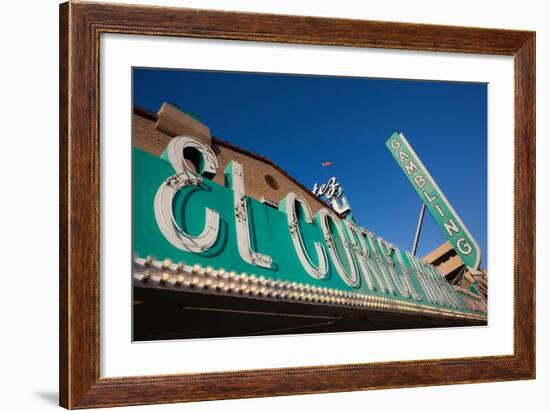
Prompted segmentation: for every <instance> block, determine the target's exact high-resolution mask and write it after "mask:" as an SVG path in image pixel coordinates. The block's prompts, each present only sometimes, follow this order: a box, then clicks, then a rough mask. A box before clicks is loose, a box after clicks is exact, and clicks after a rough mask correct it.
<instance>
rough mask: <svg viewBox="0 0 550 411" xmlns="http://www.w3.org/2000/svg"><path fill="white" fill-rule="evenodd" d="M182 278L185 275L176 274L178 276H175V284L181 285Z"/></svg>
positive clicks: (183, 278)
mask: <svg viewBox="0 0 550 411" xmlns="http://www.w3.org/2000/svg"><path fill="white" fill-rule="evenodd" d="M184 280H185V277H184V276H183V275H178V277H177V278H176V285H182V284H183V281H184Z"/></svg>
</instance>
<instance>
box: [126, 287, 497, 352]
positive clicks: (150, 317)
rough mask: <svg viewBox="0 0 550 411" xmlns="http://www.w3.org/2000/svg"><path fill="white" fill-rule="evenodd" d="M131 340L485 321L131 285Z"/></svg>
mask: <svg viewBox="0 0 550 411" xmlns="http://www.w3.org/2000/svg"><path fill="white" fill-rule="evenodd" d="M133 292H134V295H133V300H134V305H133V308H134V311H133V333H134V341H150V340H170V339H187V338H211V337H238V336H259V335H280V334H310V333H326V332H346V331H375V330H393V329H411V328H434V327H463V326H479V325H486V324H487V323H486V321H482V320H473V319H463V318H449V317H440V316H437V315H433V314H430V315H427V314H418V313H404V312H388V311H384V310H372V309H365V308H357V307H345V306H336V305H330V304H318V303H308V302H302V301H300V302H296V301H270V300H265V299H258V298H249V297H242V296H229V295H216V294H209V293H200V292H196V291H183V290H178V291H176V290H170V289H159V288H151V287H147V286H140V284H139V283H137V284H135V285H134V291H133Z"/></svg>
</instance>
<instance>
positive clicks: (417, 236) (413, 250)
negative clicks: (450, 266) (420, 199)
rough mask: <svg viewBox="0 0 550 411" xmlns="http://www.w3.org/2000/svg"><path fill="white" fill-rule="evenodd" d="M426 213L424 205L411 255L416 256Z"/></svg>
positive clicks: (421, 209) (424, 205)
mask: <svg viewBox="0 0 550 411" xmlns="http://www.w3.org/2000/svg"><path fill="white" fill-rule="evenodd" d="M425 212H426V204H424V203H422V207H421V208H420V215H419V216H418V224H417V225H416V234H415V235H414V241H413V246H412V250H411V253H412V255H416V247H417V246H418V239H419V238H420V231H421V230H422V222H423V221H424V213H425Z"/></svg>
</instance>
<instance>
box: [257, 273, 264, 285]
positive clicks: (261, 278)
mask: <svg viewBox="0 0 550 411" xmlns="http://www.w3.org/2000/svg"><path fill="white" fill-rule="evenodd" d="M258 282H259V283H260V284H262V283H265V277H264V276H263V275H261V276H259V277H258Z"/></svg>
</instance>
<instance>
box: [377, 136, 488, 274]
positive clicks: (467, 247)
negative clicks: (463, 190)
mask: <svg viewBox="0 0 550 411" xmlns="http://www.w3.org/2000/svg"><path fill="white" fill-rule="evenodd" d="M386 146H387V147H388V149H389V150H390V152H391V153H392V155H393V157H394V158H395V160H396V161H397V163H398V164H399V166H400V167H401V169H402V170H403V172H404V173H405V175H406V176H407V178H408V179H409V181H410V183H411V184H412V186H413V187H414V189H415V190H416V192H417V193H418V195H419V196H420V199H421V200H422V201H423V202H424V204H426V207H427V208H428V210H429V211H430V214H431V215H432V217H433V218H434V220H435V222H436V223H437V225H438V226H439V228H440V229H441V231H443V234H445V236H446V237H447V238H448V239H449V241H450V242H451V244H452V246H453V247H454V249H455V250H456V252H457V254H458V255H459V256H460V258H461V259H462V261H463V262H464V264H465V265H466V267H468V268H469V269H470V270H471V271H476V270H477V269H478V268H479V264H480V262H481V253H480V251H479V246H478V245H477V243H476V241H475V239H474V237H473V236H472V235H471V234H470V232H469V231H468V229H467V228H466V225H465V224H464V223H463V222H462V220H460V217H459V216H458V214H457V213H456V211H455V210H454V209H453V206H452V205H451V203H449V201H448V200H447V198H446V197H445V195H444V194H443V192H442V191H441V189H440V188H439V187H438V185H437V183H436V182H435V180H434V179H433V177H432V176H431V175H430V173H429V172H428V170H427V169H426V167H425V166H424V164H422V161H420V158H418V156H417V155H416V153H415V151H414V150H413V148H412V147H411V145H410V144H409V142H408V141H407V139H406V138H405V136H404V135H403V134H402V133H397V132H396V133H393V134H392V136H391V137H390V138H389V139H388V140H387V141H386Z"/></svg>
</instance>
